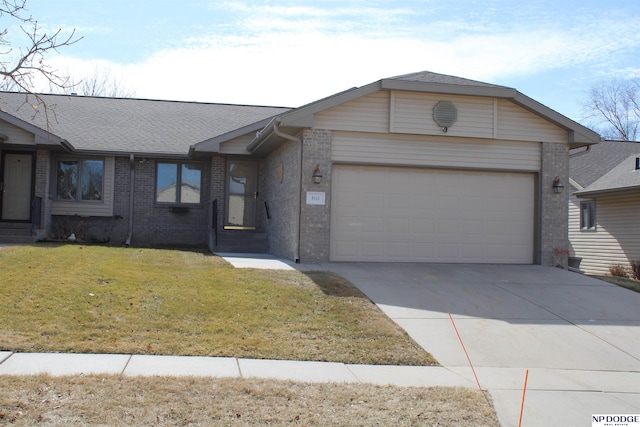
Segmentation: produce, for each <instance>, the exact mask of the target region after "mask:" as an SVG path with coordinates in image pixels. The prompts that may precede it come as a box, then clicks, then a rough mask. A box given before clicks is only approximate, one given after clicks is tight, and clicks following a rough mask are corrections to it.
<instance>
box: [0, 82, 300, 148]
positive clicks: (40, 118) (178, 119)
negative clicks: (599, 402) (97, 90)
mask: <svg viewBox="0 0 640 427" xmlns="http://www.w3.org/2000/svg"><path fill="white" fill-rule="evenodd" d="M38 96H39V97H40V98H41V99H42V101H44V102H45V103H46V105H47V111H48V113H47V114H45V112H44V111H43V108H42V107H41V106H40V107H38V108H37V109H34V107H33V106H34V105H37V104H38V102H37V100H36V98H35V96H34V95H27V94H25V93H13V92H1V93H0V110H1V111H3V112H5V113H8V114H10V115H12V116H15V117H17V118H19V119H21V120H23V121H24V122H27V123H29V124H32V125H34V126H36V127H38V128H40V129H42V130H43V131H48V132H50V133H51V134H53V135H55V136H57V137H59V138H61V139H63V140H66V141H68V142H69V143H70V144H71V146H72V147H73V148H74V149H75V150H76V151H78V152H102V153H133V154H147V155H149V154H155V155H187V153H188V152H189V147H190V146H192V145H194V144H196V143H198V142H201V141H204V140H207V139H210V138H213V137H216V136H218V135H222V134H224V133H227V132H230V131H232V130H234V129H237V128H240V127H243V126H247V125H250V124H252V123H257V122H260V121H262V120H265V119H269V118H270V117H272V116H275V115H278V114H282V113H283V112H286V111H288V110H289V109H288V108H280V107H262V106H247V105H232V104H212V103H197V102H178V101H160V100H149V99H127V98H102V97H85V96H70V95H38Z"/></svg>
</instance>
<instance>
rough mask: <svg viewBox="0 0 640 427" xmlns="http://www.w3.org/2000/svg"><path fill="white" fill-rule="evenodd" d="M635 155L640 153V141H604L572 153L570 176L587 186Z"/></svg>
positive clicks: (581, 184)
mask: <svg viewBox="0 0 640 427" xmlns="http://www.w3.org/2000/svg"><path fill="white" fill-rule="evenodd" d="M633 155H640V142H628V141H603V142H601V143H599V144H596V145H592V146H590V147H589V149H588V150H584V149H582V150H581V151H578V152H575V153H572V154H571V156H570V158H569V176H570V177H571V179H572V180H573V181H575V182H576V183H577V184H578V185H579V186H581V187H582V188H587V187H589V186H590V185H591V184H593V183H594V182H596V181H597V180H598V179H600V178H601V177H603V176H604V175H605V174H607V173H608V172H609V171H611V170H612V169H614V168H616V167H617V166H618V165H620V164H621V163H622V162H623V161H624V160H626V159H627V158H629V157H630V156H633Z"/></svg>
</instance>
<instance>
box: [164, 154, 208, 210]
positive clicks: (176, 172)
mask: <svg viewBox="0 0 640 427" xmlns="http://www.w3.org/2000/svg"><path fill="white" fill-rule="evenodd" d="M201 178H202V165H200V164H198V163H182V162H172V163H168V162H162V163H158V169H157V179H156V201H157V202H158V203H192V204H195V203H200V182H201Z"/></svg>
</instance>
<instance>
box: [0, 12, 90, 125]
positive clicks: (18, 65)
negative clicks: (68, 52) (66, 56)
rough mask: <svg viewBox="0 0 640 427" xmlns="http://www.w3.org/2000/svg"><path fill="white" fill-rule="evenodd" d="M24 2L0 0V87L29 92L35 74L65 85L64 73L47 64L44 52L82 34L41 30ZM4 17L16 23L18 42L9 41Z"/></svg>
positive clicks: (75, 40) (32, 86) (59, 46)
mask: <svg viewBox="0 0 640 427" xmlns="http://www.w3.org/2000/svg"><path fill="white" fill-rule="evenodd" d="M26 3H27V0H0V18H4V19H5V21H3V22H4V23H5V26H4V29H3V30H0V77H1V78H2V82H0V83H1V85H0V88H1V89H4V90H14V91H20V92H26V93H28V94H31V93H32V91H33V88H34V80H35V79H36V77H37V76H42V77H44V78H45V79H46V80H47V81H48V82H49V84H50V85H54V86H56V87H59V88H65V87H67V86H69V79H68V77H66V76H64V75H62V74H61V73H59V72H58V71H57V70H55V69H53V68H52V67H51V66H50V65H48V64H47V63H46V62H45V55H47V54H48V53H51V52H57V51H58V49H59V48H61V47H64V46H70V45H72V44H74V43H76V42H78V41H80V40H81V39H82V37H77V36H76V34H75V30H72V31H71V33H69V34H65V33H64V32H63V31H62V29H58V30H57V31H54V32H53V33H47V32H46V31H43V30H42V28H41V27H40V26H39V25H38V21H37V20H35V19H34V18H33V17H32V16H31V15H29V14H28V13H27V9H26ZM7 18H10V19H9V22H10V23H16V24H18V25H19V27H20V31H21V32H22V33H21V35H22V39H23V42H21V43H19V45H18V46H16V45H15V43H16V42H15V41H14V42H13V43H14V45H12V43H11V42H10V41H9V38H8V35H9V31H10V27H11V25H9V24H8V23H7V22H6V19H7ZM0 28H2V27H0ZM14 40H15V39H14ZM3 48H4V49H3ZM33 96H35V98H36V100H37V103H38V104H40V105H43V106H44V107H45V108H44V109H45V113H46V111H47V108H48V107H47V105H46V104H45V103H44V102H43V101H42V99H41V98H40V97H39V96H38V95H36V94H33Z"/></svg>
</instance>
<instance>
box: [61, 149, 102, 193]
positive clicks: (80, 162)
mask: <svg viewBox="0 0 640 427" xmlns="http://www.w3.org/2000/svg"><path fill="white" fill-rule="evenodd" d="M56 169H57V179H56V199H57V200H69V201H76V202H79V201H101V200H102V197H103V194H104V160H102V159H64V160H62V159H61V160H58V162H57V168H56Z"/></svg>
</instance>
